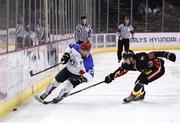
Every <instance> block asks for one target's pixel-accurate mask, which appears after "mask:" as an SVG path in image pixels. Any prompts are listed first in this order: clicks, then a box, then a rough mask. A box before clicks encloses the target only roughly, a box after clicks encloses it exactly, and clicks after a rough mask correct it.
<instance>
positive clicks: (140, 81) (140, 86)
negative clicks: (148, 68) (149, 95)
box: [123, 73, 147, 103]
mask: <svg viewBox="0 0 180 123" xmlns="http://www.w3.org/2000/svg"><path fill="white" fill-rule="evenodd" d="M144 81H145V82H147V77H146V75H144V74H143V73H141V74H140V75H139V77H138V78H137V80H136V82H135V86H134V89H133V91H132V92H131V94H130V95H129V96H128V97H126V98H125V99H124V100H123V101H124V102H125V103H129V102H131V101H134V100H139V99H141V100H143V99H144V97H145V94H146V92H145V89H144Z"/></svg>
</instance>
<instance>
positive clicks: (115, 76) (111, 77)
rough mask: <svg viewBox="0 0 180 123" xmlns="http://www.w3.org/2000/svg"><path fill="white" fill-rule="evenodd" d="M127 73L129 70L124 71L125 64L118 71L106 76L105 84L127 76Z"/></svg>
mask: <svg viewBox="0 0 180 123" xmlns="http://www.w3.org/2000/svg"><path fill="white" fill-rule="evenodd" d="M127 72H128V70H126V69H124V68H123V64H122V66H121V67H119V68H118V69H117V70H116V71H114V72H113V73H110V74H109V75H108V76H106V77H105V80H104V82H105V83H107V84H108V83H111V82H112V80H114V79H115V78H117V77H120V76H122V75H124V74H126V73H127Z"/></svg>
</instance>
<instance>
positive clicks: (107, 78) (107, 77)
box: [104, 73, 114, 84]
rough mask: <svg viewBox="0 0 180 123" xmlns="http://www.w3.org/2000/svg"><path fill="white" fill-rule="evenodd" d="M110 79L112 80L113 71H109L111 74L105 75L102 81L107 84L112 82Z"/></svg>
mask: <svg viewBox="0 0 180 123" xmlns="http://www.w3.org/2000/svg"><path fill="white" fill-rule="evenodd" d="M112 80H114V74H113V73H111V74H109V75H108V76H106V78H105V80H104V82H105V83H106V84H109V83H111V82H112Z"/></svg>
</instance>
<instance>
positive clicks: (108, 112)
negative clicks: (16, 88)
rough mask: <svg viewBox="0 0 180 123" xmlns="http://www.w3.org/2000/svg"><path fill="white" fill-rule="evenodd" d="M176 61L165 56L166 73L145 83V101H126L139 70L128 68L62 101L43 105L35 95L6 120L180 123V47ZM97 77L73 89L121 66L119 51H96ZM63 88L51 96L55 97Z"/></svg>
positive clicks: (77, 122) (98, 79)
mask: <svg viewBox="0 0 180 123" xmlns="http://www.w3.org/2000/svg"><path fill="white" fill-rule="evenodd" d="M172 52H175V53H176V54H177V61H176V63H173V62H170V61H168V60H165V68H166V72H165V75H164V76H163V77H161V78H160V79H158V80H156V81H154V82H153V83H150V84H149V85H148V86H145V90H146V92H147V93H146V98H145V100H144V101H141V102H132V103H130V104H122V100H123V98H125V97H126V96H128V95H129V94H130V92H131V90H132V89H133V86H134V82H135V80H136V78H137V76H138V75H139V72H128V73H127V74H126V75H124V76H123V77H121V78H117V79H116V80H114V81H113V82H112V83H111V84H108V85H107V84H104V83H103V84H101V85H98V86H96V87H93V88H91V89H89V90H86V91H83V92H81V93H78V94H76V95H73V96H71V97H68V98H66V99H64V100H63V101H62V102H61V103H59V104H50V105H43V104H41V103H39V102H37V101H36V100H35V99H31V100H30V101H28V102H26V103H25V104H24V105H23V106H21V107H19V108H18V110H17V111H15V112H12V113H10V115H8V116H7V117H6V118H4V119H2V120H1V121H3V122H8V123H9V122H39V123H40V122H42V123H44V122H47V123H50V122H51V123H54V122H58V123H179V122H180V61H179V60H180V51H172ZM94 61H95V79H94V81H93V82H91V83H86V84H82V85H79V86H78V87H77V88H76V89H74V90H73V91H76V90H78V89H81V88H84V87H86V86H89V85H91V84H94V83H97V82H99V81H102V80H103V79H104V77H105V76H106V75H108V74H109V73H110V72H113V71H114V70H115V69H117V68H118V66H119V64H118V63H117V57H116V53H115V52H114V53H103V54H97V55H94ZM59 89H60V88H59ZM59 89H56V90H55V92H53V93H52V95H51V96H50V97H49V99H50V98H53V97H55V96H56V95H57V94H58V92H59Z"/></svg>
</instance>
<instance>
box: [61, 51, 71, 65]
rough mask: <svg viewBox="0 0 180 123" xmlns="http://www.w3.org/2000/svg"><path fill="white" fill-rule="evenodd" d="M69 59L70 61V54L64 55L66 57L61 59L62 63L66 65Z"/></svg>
mask: <svg viewBox="0 0 180 123" xmlns="http://www.w3.org/2000/svg"><path fill="white" fill-rule="evenodd" d="M69 59H70V54H69V53H64V55H63V56H62V58H61V63H62V64H66V63H67V62H68V60H69Z"/></svg>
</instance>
